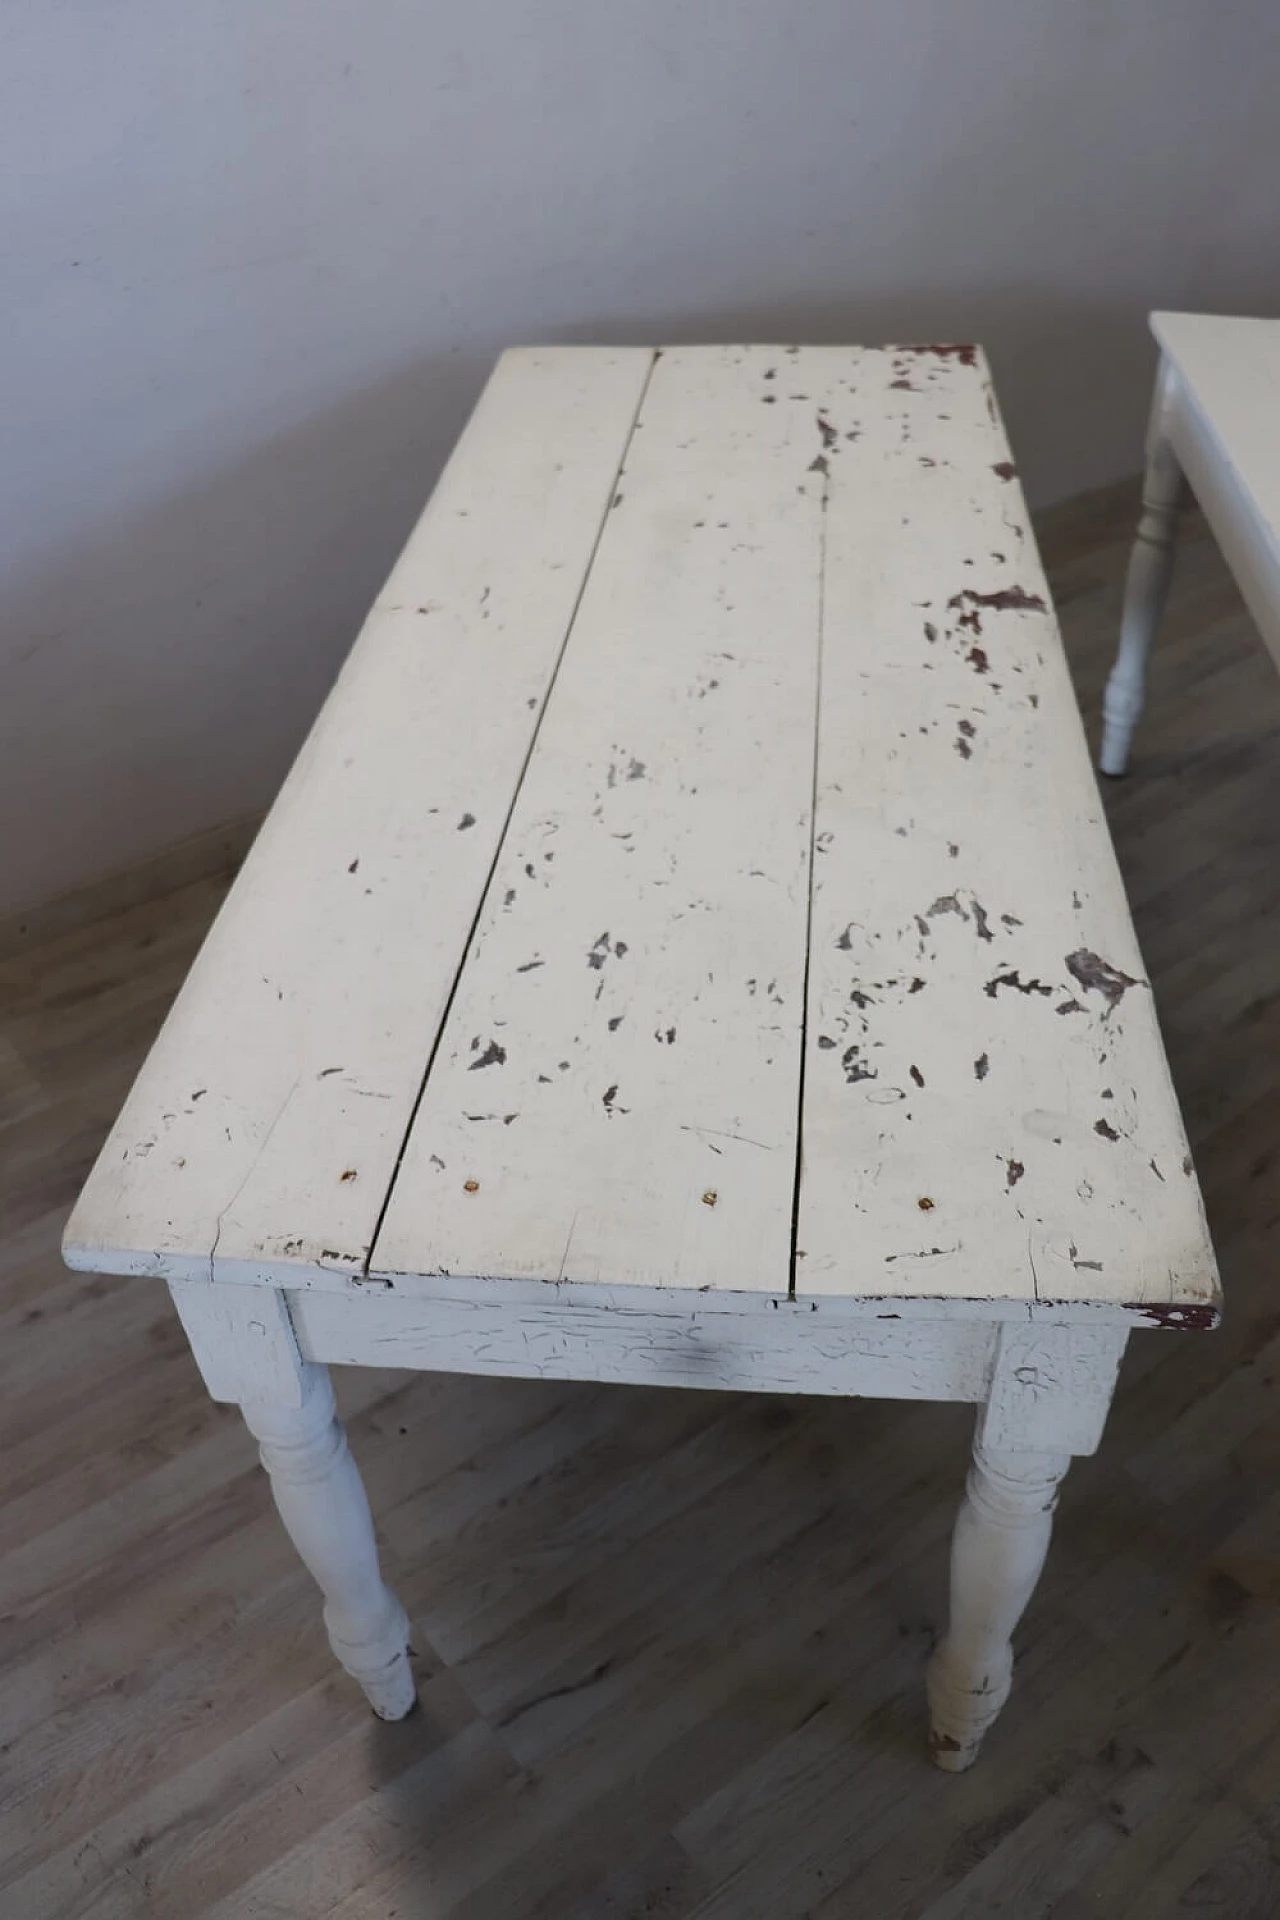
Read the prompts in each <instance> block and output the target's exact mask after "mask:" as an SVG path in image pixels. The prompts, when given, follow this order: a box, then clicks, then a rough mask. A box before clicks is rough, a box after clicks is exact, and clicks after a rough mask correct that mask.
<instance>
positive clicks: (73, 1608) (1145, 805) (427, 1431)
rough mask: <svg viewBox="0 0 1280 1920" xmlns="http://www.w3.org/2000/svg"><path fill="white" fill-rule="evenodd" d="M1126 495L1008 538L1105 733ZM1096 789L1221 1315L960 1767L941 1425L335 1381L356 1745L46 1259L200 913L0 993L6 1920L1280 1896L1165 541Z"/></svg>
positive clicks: (1204, 678)
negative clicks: (939, 1663) (365, 1693)
mask: <svg viewBox="0 0 1280 1920" xmlns="http://www.w3.org/2000/svg"><path fill="white" fill-rule="evenodd" d="M1130 515H1131V496H1130V494H1129V493H1128V492H1124V493H1123V494H1122V495H1120V494H1116V493H1111V494H1109V495H1107V496H1106V497H1101V498H1097V499H1095V500H1092V501H1086V502H1082V503H1077V504H1076V505H1075V506H1074V507H1072V508H1070V509H1068V510H1059V511H1058V512H1056V513H1055V514H1054V515H1053V516H1052V519H1051V521H1050V522H1049V523H1048V524H1047V525H1046V527H1045V529H1044V536H1045V546H1046V554H1047V558H1048V561H1049V565H1050V572H1051V576H1052V579H1053V582H1054V586H1055V589H1056V591H1057V595H1058V601H1059V606H1060V609H1061V612H1062V616H1063V621H1064V625H1065V628H1066V632H1067V637H1068V643H1069V647H1070V651H1071V655H1072V660H1073V664H1074V667H1075V669H1076V673H1077V679H1078V686H1079V692H1080V697H1081V701H1082V704H1083V707H1084V710H1085V712H1086V714H1088V715H1089V717H1090V722H1091V731H1092V732H1093V733H1094V734H1095V735H1096V717H1097V714H1098V710H1099V699H1100V691H1101V682H1102V678H1103V675H1104V672H1105V669H1106V666H1107V664H1108V659H1109V653H1110V648H1111V643H1112V635H1113V632H1114V628H1115V620H1116V613H1117V607H1118V601H1119V589H1120V580H1121V576H1122V572H1123V566H1124V560H1125V550H1126V543H1127V537H1128V531H1129V526H1130ZM1106 798H1107V805H1108V808H1109V811H1110V814H1111V818H1112V821H1113V824H1114V829H1115V835H1116V840H1117V844H1118V846H1119V851H1120V858H1121V862H1122V865H1123V867H1124V870H1125V874H1126V877H1127V879H1128V882H1129V886H1130V890H1131V894H1132V899H1133V903H1134V908H1135V913H1136V917H1137V921H1138V929H1139V934H1140V936H1141V938H1142V941H1143V945H1144V949H1145V952H1146V956H1147V960H1148V963H1149V966H1150V971H1151V975H1152V979H1153V982H1154V985H1155V988H1156V992H1157V997H1158V1001H1159V1005H1160V1008H1161V1012H1162V1016H1163V1020H1164V1027H1165V1033H1166V1036H1167V1040H1168V1046H1169V1052H1170V1056H1171V1059H1172V1064H1173V1071H1174V1077H1175V1080H1176V1082H1177V1085H1178V1088H1179V1090H1180V1093H1181V1096H1182V1100H1183V1102H1184V1106H1185V1109H1186V1114H1187V1120H1188V1125H1189V1129H1190V1133H1191V1137H1192V1141H1193V1143H1194V1146H1195V1149H1196V1156H1197V1160H1198V1163H1199V1167H1200V1172H1201V1177H1202V1180H1203V1184H1204V1188H1205V1192H1206V1195H1207V1201H1208V1206H1209V1213H1210V1220H1211V1223H1212V1225H1213V1228H1214V1230H1215V1233H1216V1237H1217V1243H1218V1247H1219V1251H1220V1255H1221V1260H1222V1267H1223V1278H1224V1283H1225V1288H1226V1297H1227V1320H1226V1324H1225V1326H1224V1328H1223V1330H1222V1331H1221V1332H1219V1333H1216V1334H1213V1335H1204V1334H1200V1335H1196V1334H1179V1333H1171V1332H1151V1333H1139V1334H1136V1335H1135V1336H1134V1338H1133V1340H1132V1342H1131V1348H1132V1352H1131V1354H1130V1358H1129V1360H1128V1362H1127V1364H1126V1369H1125V1373H1124V1376H1123V1380H1122V1384H1121V1388H1120V1392H1119V1395H1118V1398H1117V1402H1116V1407H1115V1411H1114V1414H1113V1416H1112V1420H1111V1424H1110V1427H1109V1429H1108V1433H1107V1437H1106V1439H1105V1440H1104V1443H1103V1450H1102V1453H1101V1454H1100V1456H1099V1457H1098V1458H1097V1459H1096V1460H1094V1461H1082V1462H1080V1463H1079V1464H1078V1465H1077V1466H1076V1467H1075V1468H1074V1469H1073V1470H1072V1473H1071V1475H1070V1477H1069V1479H1068V1482H1067V1487H1066V1491H1065V1496H1064V1500H1063V1505H1062V1511H1061V1517H1060V1521H1059V1525H1058V1529H1057V1537H1056V1541H1055V1545H1054V1548H1053V1551H1052V1553H1051V1555H1050V1559H1049V1566H1048V1569H1047V1571H1046V1574H1045V1577H1044V1580H1043V1583H1042V1585H1041V1589H1040V1592H1039V1594H1038V1596H1037V1598H1036V1599H1035V1601H1034V1603H1033V1605H1032V1608H1031V1611H1030V1613H1029V1615H1028V1617H1027V1620H1026V1622H1025V1626H1024V1629H1023V1631H1022V1633H1021V1636H1020V1642H1019V1644H1020V1651H1021V1658H1020V1661H1019V1667H1018V1676H1017V1682H1016V1685H1015V1690H1014V1696H1013V1700H1012V1702H1011V1704H1010V1706H1009V1707H1008V1709H1007V1711H1006V1713H1005V1716H1004V1718H1003V1720H1002V1721H1001V1723H1000V1724H999V1726H998V1728H997V1730H996V1732H995V1733H994V1734H993V1735H992V1737H991V1740H990V1744H989V1750H988V1752H987V1754H986V1756H985V1758H984V1759H983V1760H982V1761H981V1763H980V1764H979V1765H978V1767H977V1768H976V1769H975V1771H974V1772H973V1773H971V1774H968V1775H965V1776H963V1777H960V1778H954V1777H948V1776H944V1775H942V1774H938V1773H935V1772H934V1771H933V1770H932V1769H931V1768H930V1767H929V1765H928V1764H927V1762H926V1759H925V1747H924V1730H923V1724H922V1677H923V1666H924V1659H925V1655H926V1652H927V1650H928V1647H929V1644H930V1641H931V1639H932V1637H933V1634H934V1633H935V1631H936V1629H937V1626H938V1624H939V1619H940V1612H941V1608H942V1606H943V1601H944V1584H945V1563H946V1551H947V1534H948V1530H949V1528H950V1525H951V1520H952V1516H953V1513H954V1510H955V1505H956V1501H957V1498H958V1494H959V1489H960V1481H961V1477H962V1474H963V1470H964V1464H965V1456H966V1449H967V1442H968V1436H969V1428H970V1424H971V1415H970V1414H969V1413H968V1412H967V1410H965V1409H963V1408H953V1407H943V1408H935V1407H927V1406H925V1407H911V1406H895V1405H892V1404H887V1403H879V1402H875V1403H860V1402H845V1403H833V1402H830V1401H814V1402H810V1403H804V1402H801V1401H784V1400H775V1401H769V1400H764V1399H750V1398H735V1397H732V1396H727V1395H726V1396H719V1395H712V1394H705V1395H704V1394H698V1393H681V1392H659V1391H645V1390H641V1389H634V1388H633V1389H623V1388H609V1389H604V1390H601V1389H597V1388H594V1387H568V1388H567V1387H563V1386H555V1385H544V1384H536V1383H529V1382H510V1383H507V1382H500V1381H470V1380H465V1379H454V1378H448V1377H439V1378H431V1377H424V1376H419V1377H409V1376H397V1375H388V1374H377V1375H374V1374H367V1373H363V1374H362V1373H352V1374H349V1375H347V1376H346V1377H345V1378H342V1379H341V1380H340V1382H339V1391H340V1398H341V1400H342V1402H343V1404H344V1407H345V1410H346V1413H347V1416H348V1419H349V1425H350V1431H351V1437H352V1441H353V1444H354V1447H355V1450H356V1452H357V1455H358V1457H359V1459H360V1460H361V1462H362V1464H363V1467H364V1471H365V1476H366V1480H367V1482H368V1486H369V1491H370V1495H371V1498H372V1501H373V1506H374V1511H375V1513H376V1515H377V1517H378V1522H379V1527H380V1531H381V1534H382V1538H383V1541H384V1544H385V1564H386V1567H387V1572H388V1575H389V1577H390V1579H391V1581H392V1582H393V1584H394V1585H395V1586H396V1587H397V1588H398V1590H399V1591H400V1593H401V1594H402V1595H403V1597H404V1599H405V1601H406V1603H407V1604H408V1606H409V1610H410V1613H411V1615H412V1618H413V1621H414V1634H415V1638H414V1645H415V1648H416V1651H417V1661H418V1668H419V1674H420V1678H421V1687H422V1710H421V1711H420V1712H419V1713H417V1714H416V1715H414V1716H413V1717H412V1718H411V1719H410V1720H408V1721H406V1722H404V1723H403V1724H402V1725H399V1726H393V1727H388V1726H383V1725H380V1724H379V1723H377V1722H375V1721H374V1720H373V1719H372V1718H371V1717H370V1715H369V1714H368V1712H367V1711H366V1710H365V1708H364V1705H363V1702H362V1700H361V1698H360V1696H359V1695H358V1694H357V1692H356V1689H355V1688H354V1686H353V1685H352V1684H350V1683H349V1682H348V1681H347V1680H345V1678H344V1677H343V1676H342V1675H341V1674H339V1673H338V1672H337V1670H336V1668H335V1667H334V1665H333V1662H332V1660H331V1658H330V1655H329V1651H328V1647H327V1645H326V1643H325V1640H324V1636H323V1633H322V1631H321V1627H320V1621H319V1616H318V1609H317V1607H316V1604H315V1601H314V1597H313V1594H312V1591H311V1589H310V1586H309V1584H308V1581H307V1579H306V1577H305V1576H304V1575H303V1574H302V1572H301V1571H300V1569H299V1568H298V1566H297V1564H296V1562H295V1560H294V1558H293V1555H292V1552H291V1550H290V1548H289V1547H288V1545H287V1543H286V1541H285V1539H284V1536H283V1534H282V1532H281V1531H280V1529H279V1527H278V1526H277V1524H276V1521H275V1519H274V1516H273V1514H272V1511H271V1509H270V1502H269V1497H268V1493H267V1488H266V1483H265V1480H264V1479H263V1477H262V1475H261V1473H260V1472H259V1471H258V1470H257V1469H256V1467H255V1462H254V1453H253V1449H252V1446H251V1444H250V1442H249V1440H248V1438H247V1436H246V1435H245V1433H244V1431H243V1430H242V1428H241V1426H240V1423H239V1418H238V1416H237V1415H236V1414H235V1413H234V1412H232V1411H230V1410H228V1409H225V1408H218V1407H215V1406H213V1405H211V1404H210V1402H209V1401H208V1400H207V1399H206V1397H205V1395H204V1393H203V1391H202V1389H201V1387H200V1384H199V1382H198V1380H197V1377H196V1374H195V1370H194V1368H193V1366H192V1364H191V1362H190V1360H189V1359H188V1357H187V1354H186V1351H185V1349H184V1346H183V1341H182V1338H181V1335H180V1333H179V1330H178V1326H177V1322H176V1320H175V1319H174V1318H173V1316H172V1314H171V1312H170V1310H169V1307H168V1302H167V1298H166V1296H165V1294H164V1291H163V1289H162V1287H161V1286H159V1285H158V1284H153V1283H150V1282H147V1281H143V1280H101V1279H100V1280H86V1279H85V1278H83V1277H79V1278H77V1277H74V1276H72V1275H70V1274H67V1273H65V1272H64V1271H63V1270H62V1269H61V1267H60V1265H59V1261H58V1252H57V1247H58V1236H59V1232H60V1229H61V1225H62V1221H63V1219H64V1217H65V1213H66V1210H67V1208H68V1206H69V1205H70V1202H71V1200H72V1198H73V1196H74V1194H75V1192H76V1189H77V1187H78V1185H79V1182H80V1181H81V1179H82V1177H83V1175H84V1174H85V1172H86V1171H87V1169H88V1166H89V1164H90V1160H91V1158H92V1156H93V1153H94V1150H95V1148H96V1145H97V1143H98V1141H99V1139H100V1137H101V1136H102V1134H103V1132H104V1130H105V1129H106V1127H107V1124H108V1122H109V1120H110V1119H111V1118H112V1116H113V1114H114V1111H115V1109H116V1106H117V1104H118V1102H119V1101H120V1099H121V1097H122V1095H123V1093H124V1091H125V1088H126V1086H127V1084H128V1081H129V1079H130V1076H131V1074H132V1072H133V1069H134V1067H135V1065H136V1064H137V1062H138V1060H139V1059H140V1057H141V1055H142V1053H143V1051H144V1049H145V1047H146V1045H147V1043H148V1041H149V1039H150V1037H151V1035H152V1034H153V1032H154V1031H155V1028H156V1026H157V1023H158V1022H159V1020H160V1018H161V1015H162V1013H163V1011H164V1008H165V1005H166V1003H167V1001H168V999H169V997H170V996H171V994H172V993H173V991H174V989H175V987H176V986H177V984H178V982H179V980H180V978H181V976H182V973H183V970H184V968H185V967H186V965H187V963H188V961H189V960H190V958H191V955H192V954H193V952H194V951H195V948H196V945H197V943H198V941H199V939H200V936H201V934H202V932H203V930H204V928H205V926H206V925H207V923H208V920H209V918H210V915H211V914H212V913H213V911H214V908H215V907H216V905H217V899H218V895H219V892H220V885H218V884H213V883H205V884H199V885H192V886H189V887H187V888H186V889H184V890H183V891H181V892H179V893H174V894H170V895H169V896H168V897H167V898H163V899H160V900H156V901H154V902H152V903H150V904H146V905H142V906H135V907H133V908H132V909H131V910H130V911H128V912H126V913H122V914H120V915H118V916H117V917H116V918H114V919H112V920H109V921H105V922H99V923H98V924H96V925H92V926H90V927H88V928H84V929H81V930H80V931H76V932H71V933H63V934H62V935H61V937H59V938H57V939H51V940H49V941H48V942H47V943H46V944H44V945H43V946H42V947H40V948H39V949H38V950H36V951H34V952H30V953H28V954H25V955H23V956H20V957H19V958H17V959H15V960H11V961H8V962H7V963H5V964H4V966H3V967H0V1328H2V1334H0V1375H2V1390H0V1462H2V1469H0V1471H2V1474H3V1480H2V1483H0V1887H3V1888H4V1889H5V1890H4V1891H3V1892H0V1912H2V1913H3V1914H4V1916H5V1920H55V1917H56V1920H72V1916H75V1917H76V1920H80V1917H81V1916H86V1917H87V1916H90V1915H92V1916H94V1920H106V1917H107V1916H131V1915H137V1914H143V1915H165V1916H174V1920H204V1917H205V1916H214V1915H216V1916H218V1920H232V1917H233V1916H234V1920H268V1916H270V1917H271V1920H285V1917H286V1916H287V1917H288V1920H301V1917H302V1916H305V1917H306V1920H338V1917H339V1916H341V1920H393V1917H394V1920H444V1917H445V1916H457V1917H459V1920H460V1917H461V1916H466V1917H467V1920H500V1917H501V1920H544V1917H545V1920H630V1917H631V1916H640V1915H649V1916H658V1915H662V1916H681V1917H682V1920H684V1917H686V1916H687V1917H688V1920H693V1916H695V1915H696V1916H698V1920H711V1917H712V1916H715V1917H716V1920H757V1916H759V1920H766V1917H767V1920H798V1916H801V1915H805V1916H810V1920H838V1917H841V1916H846V1915H848V1916H858V1920H862V1917H863V1916H867V1917H868V1920H893V1917H894V1916H903V1920H907V1917H908V1916H910V1917H911V1920H925V1917H926V1916H927V1920H957V1917H958V1916H983V1917H984V1920H985V1916H989V1915H996V1914H1009V1915H1014V1916H1017V1920H1035V1916H1040V1915H1049V1914H1052V1915H1054V1916H1057V1917H1058V1920H1084V1917H1085V1916H1097V1915H1115V1916H1124V1920H1165V1917H1166V1916H1169V1915H1176V1914H1188V1915H1191V1914H1194V1915H1195V1916H1197V1920H1200V1917H1201V1916H1203V1915H1204V1914H1205V1913H1212V1914H1218V1913H1221V1914H1223V1915H1229V1916H1231V1920H1263V1916H1272V1915H1274V1914H1276V1913H1277V1912H1280V1385H1278V1384H1277V1382H1278V1381H1280V1273H1277V1272H1275V1271H1273V1269H1274V1267H1275V1265H1276V1262H1275V1260H1274V1258H1273V1257H1272V1255H1271V1254H1270V1252H1269V1243H1271V1244H1275V1240H1276V1228H1277V1225H1278V1224H1280V680H1278V679H1277V676H1276V674H1275V671H1274V669H1273V668H1272V667H1271V665H1270V664H1269V662H1268V661H1267V660H1266V658H1265V657H1264V656H1263V655H1262V653H1261V650H1260V647H1259V646H1258V644H1257V642H1256V641H1255V639H1254V637H1253V634H1252V630H1251V628H1250V626H1249V624H1248V622H1247V620H1246V618H1245V616H1244V615H1243V612H1242V610H1241V607H1240V604H1239V602H1238V600H1237V598H1236V595H1235V593H1234V590H1233V589H1232V586H1231V584H1230V581H1229V579H1228V577H1227V575H1226V573H1225V570H1224V568H1223V566H1222V563H1221V562H1220V560H1219V559H1218V557H1217V555H1216V554H1215V552H1214V550H1213V548H1212V545H1211V543H1210V542H1209V540H1208V539H1207V538H1206V537H1204V535H1203V533H1202V532H1200V531H1199V530H1198V529H1197V528H1196V527H1195V526H1194V525H1193V526H1192V528H1191V529H1190V538H1189V539H1188V541H1187V543H1186V545H1185V547H1184V550H1183V558H1182V562H1181V566H1180V571H1179V575H1178V579H1177V584H1176V587H1175V591H1174V596H1173V599H1172V602H1171V606H1170V611H1169V615H1168V620H1167V625H1166V629H1165V633H1164V636H1163V645H1162V650H1161V653H1160V657H1159V661H1158V666H1157V671H1156V674H1155V679H1154V685H1153V688H1152V698H1151V704H1150V709H1149V714H1148V722H1147V724H1146V726H1145V728H1144V731H1143V733H1142V735H1141V737H1140V751H1139V755H1138V758H1137V761H1136V766H1135V772H1134V774H1133V775H1132V777H1131V778H1130V780H1129V781H1128V782H1126V783H1123V784H1120V785H1118V786H1111V787H1108V790H1107V795H1106Z"/></svg>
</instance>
